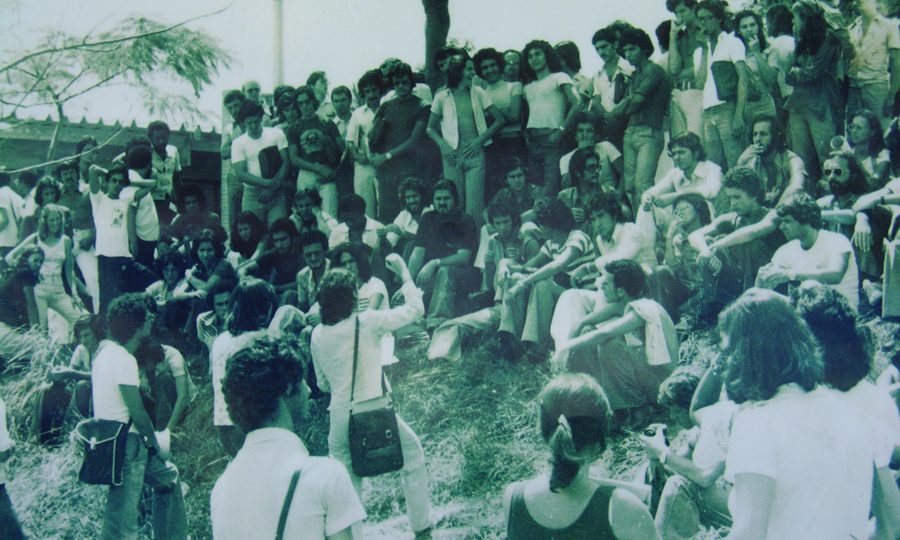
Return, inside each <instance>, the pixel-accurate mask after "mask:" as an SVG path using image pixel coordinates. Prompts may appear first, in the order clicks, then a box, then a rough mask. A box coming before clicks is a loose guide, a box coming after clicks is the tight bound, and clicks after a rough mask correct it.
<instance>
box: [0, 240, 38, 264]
mask: <svg viewBox="0 0 900 540" xmlns="http://www.w3.org/2000/svg"><path fill="white" fill-rule="evenodd" d="M37 239H38V235H37V233H31V234H30V235H28V236H26V237H25V238H24V239H23V240H22V241H21V242H19V243H18V244H17V245H16V247H14V248H13V249H12V250H11V251H10V252H9V253H7V254H6V257H4V259H5V260H6V264H7V265H9V266H13V264H14V263H15V261H16V259H18V258H19V256H20V255H21V254H22V252H23V251H25V248H27V247H28V246H30V245H32V244H36V243H37Z"/></svg>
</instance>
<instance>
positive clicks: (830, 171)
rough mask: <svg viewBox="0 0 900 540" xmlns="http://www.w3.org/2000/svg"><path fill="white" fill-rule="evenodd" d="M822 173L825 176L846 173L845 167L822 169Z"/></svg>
mask: <svg viewBox="0 0 900 540" xmlns="http://www.w3.org/2000/svg"><path fill="white" fill-rule="evenodd" d="M822 174H824V175H825V176H841V175H843V174H844V169H822Z"/></svg>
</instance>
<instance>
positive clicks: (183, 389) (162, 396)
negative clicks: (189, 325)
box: [134, 337, 197, 433]
mask: <svg viewBox="0 0 900 540" xmlns="http://www.w3.org/2000/svg"><path fill="white" fill-rule="evenodd" d="M134 355H135V358H137V360H138V367H139V368H140V375H141V386H140V390H141V398H143V400H144V407H145V408H146V409H147V412H148V414H150V419H151V421H152V422H153V425H154V427H155V428H156V430H157V431H163V430H167V431H168V432H169V433H171V432H172V431H173V430H174V429H175V426H177V425H178V424H179V423H180V422H181V419H182V418H183V417H184V415H185V413H186V412H187V408H188V405H190V403H191V401H193V400H194V397H195V396H196V394H197V388H196V387H195V386H194V383H193V381H191V378H190V376H189V375H188V373H187V369H186V366H185V363H184V356H183V355H182V354H181V352H180V351H179V350H178V349H176V348H175V347H171V346H169V345H163V344H161V343H159V341H157V340H156V339H155V338H153V337H150V338H147V339H145V340H144V341H142V342H141V344H140V345H139V346H138V348H137V350H136V351H135V353H134Z"/></svg>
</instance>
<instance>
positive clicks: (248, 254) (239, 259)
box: [227, 212, 266, 271]
mask: <svg viewBox="0 0 900 540" xmlns="http://www.w3.org/2000/svg"><path fill="white" fill-rule="evenodd" d="M265 237H266V225H265V224H264V223H263V222H262V221H260V220H259V218H258V217H256V214H254V213H253V212H241V213H240V215H238V217H237V218H236V219H235V220H234V224H233V225H232V226H231V235H230V236H229V237H228V238H229V241H228V257H227V258H228V262H229V263H231V266H233V267H234V269H235V270H238V271H240V270H241V269H242V268H244V267H245V266H247V265H248V264H250V263H251V262H253V261H255V260H256V259H258V258H259V256H260V255H262V253H263V251H264V250H265V247H266V246H265V242H264V240H265Z"/></svg>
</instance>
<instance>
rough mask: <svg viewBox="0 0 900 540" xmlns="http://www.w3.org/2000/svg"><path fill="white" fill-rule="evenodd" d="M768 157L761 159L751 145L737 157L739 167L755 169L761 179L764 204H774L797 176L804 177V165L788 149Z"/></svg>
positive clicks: (798, 157)
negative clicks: (764, 197)
mask: <svg viewBox="0 0 900 540" xmlns="http://www.w3.org/2000/svg"><path fill="white" fill-rule="evenodd" d="M768 157H769V158H770V159H762V158H760V156H759V155H757V154H756V152H754V150H753V147H752V146H751V147H749V148H747V149H746V150H744V153H743V154H741V157H739V158H738V161H737V164H738V166H739V167H749V168H751V169H753V170H754V171H756V174H758V175H759V179H760V180H761V181H762V186H761V187H762V188H763V191H764V192H765V194H766V204H767V205H769V206H774V205H775V203H777V202H778V199H779V198H780V197H781V194H782V193H784V190H785V189H787V188H788V187H789V186H791V185H792V184H793V183H794V181H795V180H796V179H797V178H799V179H801V181H802V179H804V178H806V165H804V163H803V160H802V159H801V158H800V156H798V155H797V154H795V153H793V152H791V151H790V150H785V151H784V152H778V153H775V154H771V155H770V156H768Z"/></svg>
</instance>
